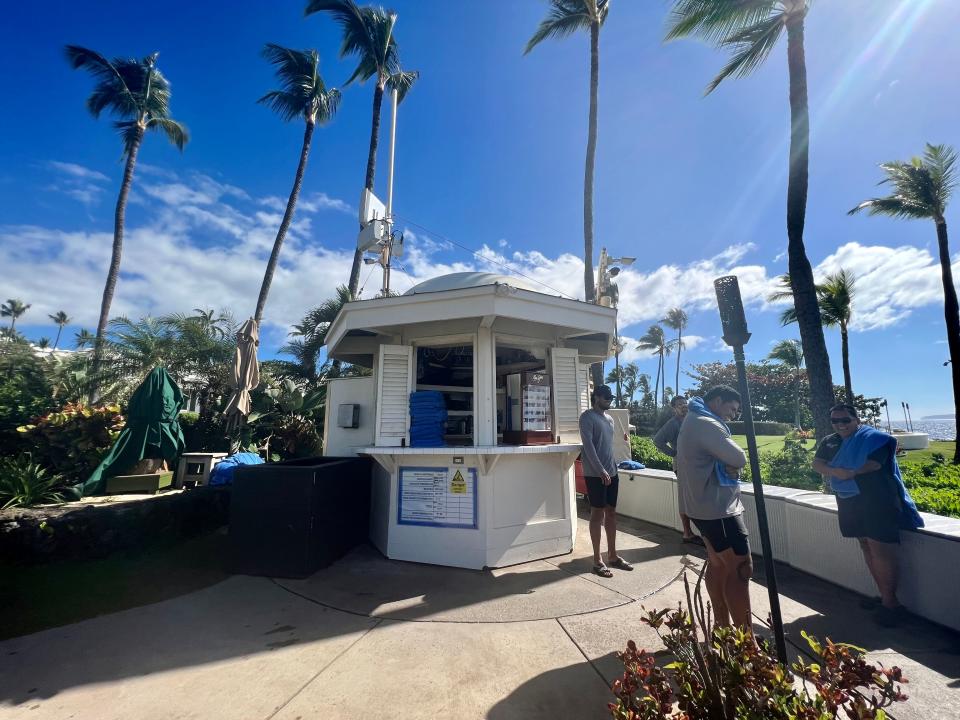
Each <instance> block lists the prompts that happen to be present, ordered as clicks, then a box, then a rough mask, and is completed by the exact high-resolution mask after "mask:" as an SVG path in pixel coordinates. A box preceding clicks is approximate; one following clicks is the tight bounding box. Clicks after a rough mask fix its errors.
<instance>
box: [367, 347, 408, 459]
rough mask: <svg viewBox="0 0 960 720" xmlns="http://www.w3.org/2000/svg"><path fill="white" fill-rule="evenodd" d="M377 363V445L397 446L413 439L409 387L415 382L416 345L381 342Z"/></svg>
mask: <svg viewBox="0 0 960 720" xmlns="http://www.w3.org/2000/svg"><path fill="white" fill-rule="evenodd" d="M379 360H380V362H379V364H378V366H377V433H376V444H377V445H378V446H389V447H398V446H399V445H401V444H403V442H404V441H406V442H407V444H409V441H410V438H409V437H408V433H409V430H410V390H411V385H412V384H413V348H412V347H411V346H409V345H381V346H380V355H379Z"/></svg>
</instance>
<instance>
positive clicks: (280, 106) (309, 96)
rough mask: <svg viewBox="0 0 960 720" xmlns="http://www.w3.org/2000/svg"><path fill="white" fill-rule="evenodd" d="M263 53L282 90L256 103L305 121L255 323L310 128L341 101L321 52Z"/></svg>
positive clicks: (276, 49)
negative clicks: (324, 73) (324, 71)
mask: <svg viewBox="0 0 960 720" xmlns="http://www.w3.org/2000/svg"><path fill="white" fill-rule="evenodd" d="M263 56H264V57H265V58H266V59H267V60H268V61H270V63H271V64H273V65H274V66H275V68H276V74H277V77H278V78H279V79H280V84H281V85H282V89H281V90H271V91H270V92H268V93H267V94H266V95H264V96H263V97H262V98H260V99H259V100H258V101H257V102H260V103H263V104H265V105H268V106H269V107H270V109H272V110H274V111H275V112H276V113H277V114H278V115H279V116H280V117H281V118H282V119H283V120H285V121H290V120H297V119H301V120H303V121H304V123H305V125H306V127H305V128H304V131H303V144H302V145H301V147H300V162H299V164H298V165H297V174H296V175H295V176H294V179H293V188H292V189H291V190H290V196H289V197H288V198H287V207H286V210H284V213H283V220H281V221H280V228H279V230H277V238H276V240H274V242H273V251H272V252H271V253H270V260H268V261H267V269H266V271H265V272H264V273H263V282H262V283H261V284H260V295H259V297H258V298H257V309H256V311H255V312H254V315H253V319H254V320H256V322H257V324H258V325H259V324H260V320H261V319H262V318H263V308H264V306H265V305H266V304H267V295H268V294H269V293H270V285H271V283H272V282H273V274H274V272H275V271H276V269H277V261H278V260H279V259H280V248H281V247H282V246H283V240H284V238H285V237H286V236H287V230H289V229H290V223H291V222H292V221H293V212H294V209H295V208H296V206H297V198H298V197H299V196H300V188H301V186H302V185H303V173H304V171H305V170H306V169H307V158H308V157H309V155H310V143H311V141H312V139H313V130H314V128H315V127H316V125H317V123H318V122H319V123H320V124H321V125H322V124H323V123H325V122H327V121H328V120H329V119H330V118H332V117H333V116H334V114H335V113H336V112H337V106H338V105H339V104H340V91H339V90H337V89H336V88H330V89H329V90H327V87H326V85H325V84H324V82H323V78H322V77H321V76H320V55H319V53H317V51H316V50H290V49H289V48H285V47H281V46H280V45H274V44H273V43H268V44H267V45H266V46H265V47H264V49H263Z"/></svg>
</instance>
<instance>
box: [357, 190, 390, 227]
mask: <svg viewBox="0 0 960 720" xmlns="http://www.w3.org/2000/svg"><path fill="white" fill-rule="evenodd" d="M386 217H387V207H386V206H385V205H384V204H383V203H382V202H380V199H379V198H378V197H377V196H376V195H374V194H373V193H372V192H370V191H369V190H367V189H366V188H364V189H363V194H362V195H361V196H360V224H361V225H367V224H368V223H369V222H370V221H371V220H383V219H385V218H386Z"/></svg>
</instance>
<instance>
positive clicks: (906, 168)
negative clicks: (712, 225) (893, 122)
mask: <svg viewBox="0 0 960 720" xmlns="http://www.w3.org/2000/svg"><path fill="white" fill-rule="evenodd" d="M956 163H957V153H956V151H955V150H954V149H953V148H952V147H950V146H948V145H931V144H929V143H927V147H926V150H925V151H924V153H923V157H921V158H914V159H913V160H911V161H910V162H900V161H893V162H888V163H883V164H881V165H880V168H881V169H882V170H883V171H884V172H885V173H886V175H887V176H886V177H885V178H884V179H883V183H890V185H892V186H893V194H892V195H889V196H887V197H882V198H873V199H871V200H867V201H865V202H862V203H860V204H859V205H857V206H856V207H855V208H853V209H852V210H851V211H850V214H851V215H852V214H854V213H858V212H860V211H861V210H866V211H868V212H869V213H870V214H871V215H889V216H890V217H898V218H908V219H923V220H933V222H934V225H936V228H937V246H938V248H939V251H940V274H941V278H942V281H943V314H944V321H945V323H946V326H947V347H948V348H949V349H950V368H951V371H952V374H953V405H954V411H955V413H956V416H957V417H958V418H960V307H958V304H957V289H956V286H955V285H954V284H953V271H952V270H951V268H950V244H949V238H948V236H947V221H946V218H945V217H944V215H945V213H946V211H947V203H948V202H949V201H950V195H951V194H952V192H953V189H954V188H955V187H956V185H957V177H956ZM953 462H954V463H960V426H958V433H957V443H956V448H955V449H954V452H953Z"/></svg>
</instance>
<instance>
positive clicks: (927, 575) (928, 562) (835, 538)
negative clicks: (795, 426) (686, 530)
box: [617, 470, 960, 630]
mask: <svg viewBox="0 0 960 720" xmlns="http://www.w3.org/2000/svg"><path fill="white" fill-rule="evenodd" d="M620 478H621V480H620V498H619V500H618V503H617V511H618V512H620V513H622V514H623V515H627V516H628V517H633V518H637V519H638V520H644V521H646V522H650V523H653V524H655V525H662V526H664V527H670V528H674V529H677V530H679V529H680V518H679V513H678V511H677V479H676V476H675V475H674V474H673V473H672V472H670V471H668V470H621V471H620ZM741 488H742V490H743V495H742V497H743V504H744V506H745V507H746V513H745V515H744V520H745V522H746V524H747V528H748V529H749V530H750V534H751V536H752V538H753V540H752V542H751V547H752V549H753V551H754V552H755V553H759V552H760V541H759V530H758V526H757V511H756V505H755V503H754V499H753V487H752V486H750V485H746V484H745V485H741ZM763 490H764V498H765V499H766V506H767V518H768V522H769V526H770V544H771V547H772V549H773V556H774V558H775V559H776V560H779V561H780V562H783V563H786V564H788V565H790V566H792V567H795V568H797V569H798V570H803V571H804V572H808V573H810V574H811V575H815V576H817V577H819V578H822V579H824V580H827V581H829V582H832V583H835V584H836V585H840V586H842V587H845V588H849V589H850V590H854V591H856V592H859V593H863V594H865V595H876V587H875V586H874V583H873V580H872V579H871V578H870V574H869V573H868V572H867V568H866V565H864V562H863V557H862V555H861V554H860V549H859V547H858V545H857V542H856V541H855V540H851V539H848V538H844V537H843V536H841V535H840V529H839V526H838V525H837V503H836V500H835V499H834V497H833V496H832V495H826V494H824V493H819V492H811V491H808V490H794V489H791V488H784V487H778V486H776V485H764V488H763ZM921 515H922V516H923V520H924V522H925V523H926V527H924V528H922V529H921V530H918V531H916V532H903V533H901V551H900V590H899V596H900V601H901V602H902V603H903V604H904V605H906V606H907V608H908V609H909V610H910V611H912V612H913V613H915V614H917V615H920V616H921V617H925V618H927V619H929V620H933V621H934V622H937V623H940V624H941V625H946V626H947V627H951V628H953V629H955V630H960V611H958V609H957V608H958V603H957V599H958V598H960V520H956V519H953V518H945V517H941V516H939V515H931V514H929V513H921Z"/></svg>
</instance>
